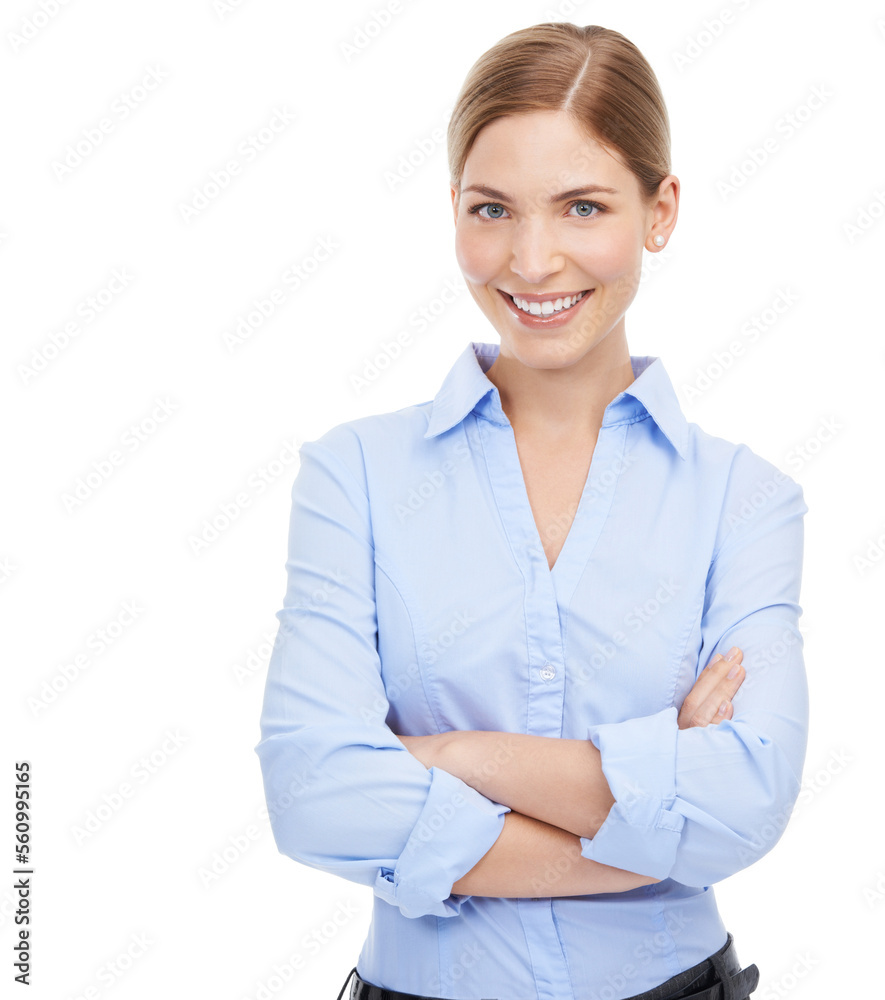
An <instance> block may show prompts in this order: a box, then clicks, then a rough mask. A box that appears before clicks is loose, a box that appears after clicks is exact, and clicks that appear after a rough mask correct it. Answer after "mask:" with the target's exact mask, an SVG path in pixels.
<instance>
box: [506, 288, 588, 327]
mask: <svg viewBox="0 0 885 1000" xmlns="http://www.w3.org/2000/svg"><path fill="white" fill-rule="evenodd" d="M497 291H498V292H499V293H500V295H501V298H502V299H503V300H504V301H505V302H506V303H507V308H508V309H509V310H510V312H511V313H512V314H513V315H514V316H516V318H517V319H518V320H519V322H520V324H521V325H522V326H526V327H528V328H529V329H532V330H547V329H551V328H552V329H555V328H557V327H560V326H564V325H565V324H566V323H569V322H571V320H572V319H573V318H574V314H575V313H577V312H578V311H579V310H580V309H582V308H583V307H584V303H585V302H586V301H587V300H588V299H590V298H592V297H593V292H594V291H595V289H593V288H588V289H585V290H584V294H583V295H582V296H581V298H580V299H579V300H578V301H577V302H576V303H575V304H574V305H573V306H570V307H569V308H567V309H560V310H559V312H552V313H548V314H546V315H543V314H542V315H538V316H535V315H533V314H532V313H527V312H524V311H523V310H522V309H520V308H519V306H518V305H517V304H516V303H515V302H514V301H513V296H512V295H511V294H510V293H509V292H505V291H504V290H503V289H501V288H499V289H497ZM570 294H571V295H581V292H580V291H578V292H571V293H569V292H566V293H565V294H564V295H562V296H560V295H559V294H558V293H557V294H554V293H552V292H547V293H546V294H543V295H540V294H538V293H532V294H525V295H522V294H520V293H517V298H520V299H526V300H528V301H530V302H551V301H553V302H555V301H556V299H557V298H567V297H568V296H569V295H570Z"/></svg>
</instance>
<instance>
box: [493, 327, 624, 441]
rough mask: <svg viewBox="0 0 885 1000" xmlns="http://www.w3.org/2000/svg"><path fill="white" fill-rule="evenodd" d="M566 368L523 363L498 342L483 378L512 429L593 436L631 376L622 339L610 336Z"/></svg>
mask: <svg viewBox="0 0 885 1000" xmlns="http://www.w3.org/2000/svg"><path fill="white" fill-rule="evenodd" d="M614 333H615V331H612V334H610V335H609V336H608V337H606V338H605V339H604V340H603V341H602V342H600V343H599V344H597V345H596V347H595V348H593V350H592V351H589V352H588V353H587V354H585V355H584V357H583V358H581V359H580V360H579V361H577V362H575V363H574V364H571V365H566V366H564V367H556V368H551V367H541V365H543V362H544V359H543V358H539V366H538V367H535V366H534V365H533V364H527V363H524V362H523V361H521V360H520V359H519V358H517V357H516V356H515V355H513V354H512V353H511V352H510V351H509V350H508V349H507V347H506V346H505V345H504V344H502V345H501V349H500V351H499V353H498V356H497V358H495V360H494V362H493V363H492V364H491V365H490V366H489V369H488V371H487V372H486V377H487V378H488V379H489V381H490V382H491V383H492V384H493V385H495V386H496V387H497V389H498V393H499V395H500V397H501V406H502V408H503V410H504V413H505V414H506V415H507V419H508V420H509V421H510V424H511V426H512V427H513V430H514V433H517V434H519V433H522V434H529V435H531V436H533V437H540V438H546V439H548V440H554V439H559V440H561V439H564V438H570V439H571V438H592V439H594V440H595V438H596V436H597V434H598V433H599V428H600V427H601V426H602V418H603V415H604V413H605V408H606V406H608V404H609V403H610V402H611V401H612V400H613V399H614V398H615V396H617V394H618V393H619V392H621V391H622V390H623V389H626V388H627V387H628V386H629V385H630V384H631V383H632V382H633V380H634V375H633V365H632V364H631V362H630V353H629V351H628V349H627V342H626V339H625V338H624V337H623V336H621V337H617V336H613V335H614Z"/></svg>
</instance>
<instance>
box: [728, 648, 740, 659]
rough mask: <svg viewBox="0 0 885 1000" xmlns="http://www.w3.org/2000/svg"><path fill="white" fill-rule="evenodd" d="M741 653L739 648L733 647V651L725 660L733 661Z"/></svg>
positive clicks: (729, 652) (731, 650)
mask: <svg viewBox="0 0 885 1000" xmlns="http://www.w3.org/2000/svg"><path fill="white" fill-rule="evenodd" d="M739 652H740V650H739V649H738V648H737V646H732V647H731V649H730V650H729V651H728V653H727V654H726V656H725V659H726V660H733V659H734V658H735V657H736V656H737V655H738V653H739Z"/></svg>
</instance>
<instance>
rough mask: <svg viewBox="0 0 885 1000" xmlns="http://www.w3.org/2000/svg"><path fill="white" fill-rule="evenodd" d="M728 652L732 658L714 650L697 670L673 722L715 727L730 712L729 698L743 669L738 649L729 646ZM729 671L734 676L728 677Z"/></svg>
mask: <svg viewBox="0 0 885 1000" xmlns="http://www.w3.org/2000/svg"><path fill="white" fill-rule="evenodd" d="M731 653H734V654H735V655H734V658H733V659H732V660H727V659H725V658H724V657H723V656H722V654H721V653H717V654H716V656H714V657H713V659H712V660H710V662H709V663H708V664H707V666H706V667H704V669H703V670H702V671H701V673H700V676H699V677H698V679H697V680H696V681H695V683H694V687H693V688H692V689H691V691H689V692H688V694H687V695H686V696H685V701H684V702H683V703H682V708H681V709H680V710H679V716H678V718H677V720H676V722H677V725H678V727H679V728H680V729H690V728H691V727H692V726H708V725H711V724H712V725H714V726H715V725H716V724H717V723H719V722H722V720H723V719H730V718H731V717H732V716H733V715H734V705H732V703H731V699H732V698H733V697H734V695H735V693H736V691H737V689H738V688H739V687H740V686H741V684H743V681H744V677H745V676H746V673H747V672H746V670H744V667H743V664H742V662H741V661H742V660H743V657H744V654H743V652H742V650H740V649H739V648H738V647H737V646H733V647H732V648H731V650H729V655H730V654H731ZM732 671H735V673H734V676H733V677H729V676H728V675H729V673H730V672H732Z"/></svg>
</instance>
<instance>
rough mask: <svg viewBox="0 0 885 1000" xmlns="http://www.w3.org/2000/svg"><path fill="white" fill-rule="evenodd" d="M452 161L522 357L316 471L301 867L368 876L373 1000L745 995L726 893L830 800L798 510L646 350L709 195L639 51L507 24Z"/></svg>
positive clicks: (602, 38) (307, 594) (765, 469)
mask: <svg viewBox="0 0 885 1000" xmlns="http://www.w3.org/2000/svg"><path fill="white" fill-rule="evenodd" d="M448 139H449V156H450V169H451V178H452V205H453V210H454V218H455V227H456V253H457V258H458V263H459V265H460V267H461V270H462V272H463V274H464V277H465V280H466V281H467V284H468V287H469V289H470V292H471V294H472V296H473V298H474V300H475V301H476V303H477V305H478V306H479V307H480V309H481V310H482V312H483V313H484V315H485V316H486V317H487V319H488V320H489V322H490V323H491V325H492V326H493V328H494V329H495V331H496V333H497V334H498V335H499V337H500V345H495V344H491V343H477V342H472V341H471V342H470V343H469V344H468V346H467V347H466V348H465V350H464V351H463V353H462V354H461V355H460V357H459V358H458V360H457V361H456V362H455V364H454V366H453V367H452V369H451V370H450V371H449V373H448V374H447V376H446V377H445V379H444V380H443V382H442V386H441V388H440V390H439V392H438V393H437V395H436V396H435V397H434V399H433V400H432V401H429V402H425V403H421V404H419V405H415V406H407V407H404V408H403V409H401V410H398V411H396V412H393V413H386V414H378V415H372V416H367V417H363V418H361V419H358V420H353V421H350V422H348V423H343V424H339V425H337V426H336V427H333V428H332V429H331V430H329V431H328V432H327V433H326V434H324V435H323V436H322V437H320V438H319V439H318V440H316V441H311V442H307V443H306V444H304V445H303V446H302V448H301V467H300V469H299V472H298V476H297V478H296V480H295V484H294V487H293V494H292V516H291V523H290V533H289V559H288V562H287V564H286V565H287V571H288V587H287V593H286V597H285V601H284V607H283V609H282V610H281V611H279V612H278V615H277V616H278V618H279V619H280V636H279V639H278V642H277V645H276V648H275V650H274V653H273V655H272V658H271V663H270V666H269V673H268V679H267V688H266V693H265V702H264V708H263V712H262V718H261V741H260V742H259V743H258V745H257V747H256V751H257V753H258V755H259V758H260V761H261V767H262V773H263V778H264V785H265V792H266V796H267V801H268V808H269V813H270V817H271V823H272V828H273V832H274V837H275V839H276V843H277V846H278V848H279V850H280V851H281V852H283V853H284V854H286V855H288V856H289V857H292V858H294V859H296V860H298V861H300V862H302V863H303V864H306V865H310V866H311V867H313V868H317V869H319V870H322V871H327V872H332V873H334V874H337V875H341V876H343V877H344V878H346V879H349V880H351V881H354V882H359V883H362V884H365V885H369V886H371V887H372V888H373V891H374V893H375V898H374V911H373V919H372V925H371V928H370V932H369V935H368V937H367V939H366V942H365V944H364V945H363V948H362V951H361V953H360V956H359V959H358V961H357V966H356V968H355V969H353V970H351V975H349V976H348V981H351V980H352V982H351V992H350V997H351V998H354V1000H356V998H358V1000H413V998H415V997H434V998H436V997H441V998H451V1000H461V998H474V1000H478V998H480V997H491V996H494V997H501V998H502V1000H503V998H505V997H506V998H508V1000H516V998H523V1000H528V998H545V1000H621V998H626V997H642V998H647V1000H651V998H654V1000H670V998H675V997H695V998H705V1000H715V998H720V997H721V998H723V1000H742V998H745V997H747V996H748V995H749V994H750V993H751V992H752V990H753V989H754V988H755V986H756V984H757V981H758V970H757V969H756V966H755V965H751V966H749V967H747V968H746V969H744V970H741V966H740V963H739V962H738V960H737V956H736V952H735V948H734V946H733V943H732V936H731V934H729V933H728V932H727V930H726V927H725V924H724V923H723V921H722V919H721V917H720V915H719V913H718V910H717V907H716V902H715V899H714V895H713V890H712V888H711V885H712V884H713V883H715V882H717V881H720V880H721V879H723V878H726V877H727V876H729V875H731V874H732V873H734V872H736V871H739V870H740V869H742V868H745V867H747V866H748V865H750V864H752V863H753V862H754V861H756V860H757V859H758V858H760V857H761V856H762V855H764V854H765V853H767V852H768V851H769V850H770V849H771V847H773V845H774V843H775V842H776V841H777V840H778V839H779V837H780V834H781V832H782V831H783V828H784V824H785V822H786V817H787V816H789V812H790V809H791V808H792V805H793V803H794V802H795V800H796V798H797V795H798V791H799V781H800V777H801V773H802V766H803V762H804V755H805V741H806V730H807V690H806V682H805V673H804V666H803V660H802V653H801V647H802V643H801V636H800V633H799V631H798V628H797V621H798V617H799V615H800V614H801V608H800V606H799V604H798V599H799V587H800V576H801V563H802V542H803V521H802V518H803V515H804V513H805V512H806V510H807V508H806V506H805V503H804V500H803V495H802V490H801V488H800V487H799V486H798V485H797V484H796V483H795V482H794V481H793V480H792V479H790V478H789V477H787V476H785V475H783V474H782V473H781V472H780V471H779V470H778V469H777V468H776V467H775V466H773V465H772V464H770V463H769V462H767V461H765V460H764V459H762V458H760V457H759V456H757V455H755V454H754V453H753V452H752V451H751V450H750V449H749V448H748V447H747V446H746V445H743V444H732V443H730V442H727V441H725V440H723V439H721V438H717V437H713V436H711V435H708V434H706V433H705V432H704V431H702V430H701V429H700V428H699V427H698V426H697V425H696V424H690V423H688V422H687V421H686V420H685V417H684V416H683V414H682V413H681V410H680V407H679V404H678V402H677V398H676V395H675V392H674V391H673V387H672V384H671V383H670V380H669V378H668V376H667V374H666V372H665V370H664V367H663V363H662V361H661V359H660V358H657V357H649V356H631V355H630V354H629V352H628V348H627V342H626V333H625V319H624V314H625V312H626V309H627V307H628V306H629V305H630V303H631V302H632V300H633V298H634V296H635V294H636V290H637V287H638V282H639V274H640V268H641V263H642V251H643V249H646V250H648V251H649V252H657V251H659V250H660V249H661V248H662V247H663V246H664V245H665V244H666V241H667V239H668V238H669V236H670V235H671V233H672V232H673V229H674V226H675V224H676V216H677V209H678V198H679V182H678V179H677V178H676V177H674V176H673V175H672V174H670V172H669V170H670V163H669V131H668V120H667V113H666V109H665V106H664V103H663V100H662V97H661V94H660V91H659V87H658V83H657V80H656V78H655V76H654V73H653V72H652V70H651V68H650V67H649V66H648V64H647V63H646V61H645V59H644V58H643V56H642V55H641V53H639V51H638V50H637V49H636V48H635V47H634V46H633V45H632V43H630V42H629V41H628V40H627V39H625V38H624V37H623V36H622V35H620V34H618V33H617V32H614V31H610V30H607V29H605V28H601V27H597V26H589V27H584V28H582V27H578V26H576V25H573V24H563V23H557V24H540V25H536V26H534V27H531V28H527V29H525V30H521V31H517V32H514V33H513V34H510V35H508V36H507V37H505V38H504V39H502V40H501V41H500V42H499V43H498V44H497V45H495V46H494V47H493V48H492V49H491V50H489V51H488V52H487V53H485V54H484V55H483V56H482V57H481V58H480V59H479V60H478V61H477V63H476V64H475V65H474V66H473V68H472V69H471V71H470V73H469V75H468V77H467V80H466V81H465V84H464V86H463V88H462V91H461V94H460V96H459V98H458V101H457V103H456V106H455V109H454V113H453V115H452V118H451V121H450V125H449V136H448ZM744 665H745V666H744ZM773 830H775V831H776V832H774V833H772V831H773ZM717 984H720V985H717ZM346 985H347V981H346V982H345V984H344V986H346ZM344 986H343V987H342V990H341V994H343V992H344ZM341 994H339V1000H340V996H341Z"/></svg>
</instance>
